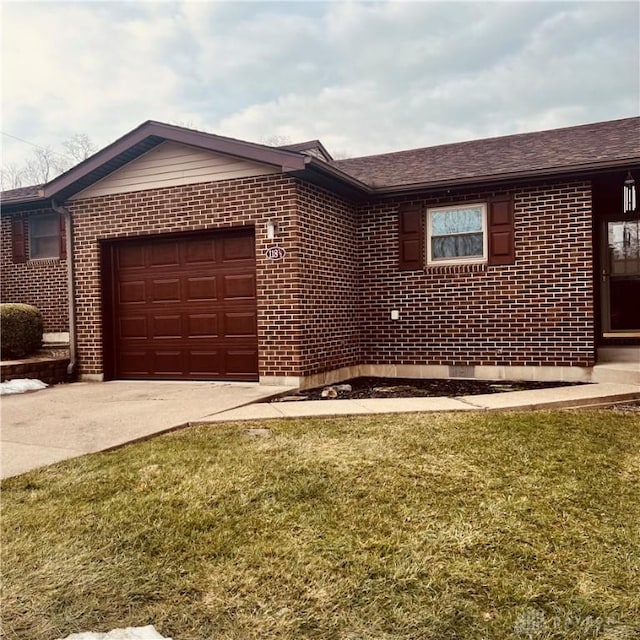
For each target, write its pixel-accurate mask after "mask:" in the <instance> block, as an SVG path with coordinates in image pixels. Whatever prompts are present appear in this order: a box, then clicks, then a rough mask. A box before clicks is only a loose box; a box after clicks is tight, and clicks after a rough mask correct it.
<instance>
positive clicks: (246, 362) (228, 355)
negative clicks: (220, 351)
mask: <svg viewBox="0 0 640 640" xmlns="http://www.w3.org/2000/svg"><path fill="white" fill-rule="evenodd" d="M224 368H225V371H226V373H227V374H229V375H230V376H237V377H243V378H248V377H250V376H255V373H254V372H255V371H256V370H257V368H258V350H257V349H227V350H226V351H225V353H224Z"/></svg>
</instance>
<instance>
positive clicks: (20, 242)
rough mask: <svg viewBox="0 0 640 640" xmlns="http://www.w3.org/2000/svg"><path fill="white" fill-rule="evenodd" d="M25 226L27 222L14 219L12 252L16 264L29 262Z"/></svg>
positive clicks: (12, 225)
mask: <svg viewBox="0 0 640 640" xmlns="http://www.w3.org/2000/svg"><path fill="white" fill-rule="evenodd" d="M24 225H25V221H24V220H23V219H22V218H13V219H12V220H11V251H12V254H13V261H14V262H26V261H27V252H26V246H25V244H26V243H25V240H26V238H25V233H24Z"/></svg>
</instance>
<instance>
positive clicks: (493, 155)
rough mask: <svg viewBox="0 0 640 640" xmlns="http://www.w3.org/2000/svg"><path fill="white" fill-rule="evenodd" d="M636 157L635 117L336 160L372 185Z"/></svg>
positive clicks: (475, 177) (639, 129)
mask: <svg viewBox="0 0 640 640" xmlns="http://www.w3.org/2000/svg"><path fill="white" fill-rule="evenodd" d="M632 159H635V160H640V117H636V118H625V119H622V120H611V121H607V122H597V123H594V124H586V125H580V126H577V127H567V128H564V129H553V130H550V131H538V132H535V133H522V134H517V135H510V136H502V137H499V138H488V139H484V140H473V141H470V142H459V143H453V144H443V145H438V146H435V147H425V148H422V149H413V150H410V151H398V152H394V153H383V154H380V155H373V156H365V157H361V158H349V159H346V160H336V161H334V162H332V163H331V164H332V165H333V166H334V167H336V168H337V169H339V170H340V171H343V172H344V173H347V174H349V175H351V176H353V177H354V178H356V179H358V180H360V181H361V182H364V183H366V184H368V185H369V186H371V187H378V188H385V187H400V186H407V185H412V184H425V185H428V184H429V183H435V184H438V183H445V182H458V181H463V180H469V181H479V180H482V179H485V178H487V179H489V178H496V177H500V176H504V177H508V176H509V175H519V174H526V173H541V172H549V173H552V172H554V170H555V171H559V170H562V169H565V168H574V167H575V168H580V167H584V168H588V167H589V166H603V165H606V164H608V163H612V164H613V163H616V162H620V161H627V160H632Z"/></svg>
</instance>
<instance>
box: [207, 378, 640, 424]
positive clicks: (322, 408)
mask: <svg viewBox="0 0 640 640" xmlns="http://www.w3.org/2000/svg"><path fill="white" fill-rule="evenodd" d="M635 399H640V385H636V384H614V383H600V384H588V385H580V386H575V387H555V388H552V389H535V390H531V391H509V392H506V393H490V394H486V395H477V396H462V397H458V398H444V397H443V398H393V399H392V398H379V399H378V398H376V399H369V400H307V401H302V402H277V403H260V404H251V405H248V406H245V407H240V408H237V409H232V410H230V411H223V412H221V413H218V414H216V415H215V416H211V417H210V418H209V419H207V422H223V421H228V420H258V419H263V420H264V419H268V418H303V417H312V416H340V415H358V414H372V413H409V412H425V411H478V410H500V409H501V410H508V409H511V410H516V409H558V408H570V407H585V406H594V405H595V406H597V405H606V404H611V403H613V402H622V401H624V400H635Z"/></svg>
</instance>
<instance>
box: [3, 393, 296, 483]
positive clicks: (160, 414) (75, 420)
mask: <svg viewBox="0 0 640 640" xmlns="http://www.w3.org/2000/svg"><path fill="white" fill-rule="evenodd" d="M289 389H291V387H274V386H261V385H259V384H255V383H246V384H245V383H222V382H218V383H214V382H125V381H114V382H76V383H74V384H62V385H56V386H54V387H50V388H48V389H43V390H42V391H35V392H30V393H23V394H16V395H9V396H3V397H2V425H1V427H0V442H1V445H2V456H1V459H2V466H1V468H0V475H1V476H2V477H3V478H8V477H10V476H15V475H19V474H21V473H25V472H26V471H30V470H31V469H36V468H38V467H43V466H46V465H48V464H52V463H54V462H59V461H60V460H66V459H67V458H73V457H75V456H81V455H84V454H86V453H94V452H96V451H103V450H105V449H110V448H112V447H116V446H118V445H122V444H125V443H127V442H131V441H134V440H138V439H141V438H145V437H147V436H151V435H154V434H158V433H162V432H163V431H167V430H169V429H172V428H174V427H178V426H181V425H184V424H186V423H188V422H195V421H198V420H200V419H205V418H210V417H211V416H212V415H215V414H216V413H219V412H221V411H227V410H229V409H234V408H236V407H241V406H243V405H246V404H250V403H252V402H255V401H257V400H260V399H263V398H268V397H270V396H273V395H276V394H278V393H282V392H283V391H287V390H289Z"/></svg>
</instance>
